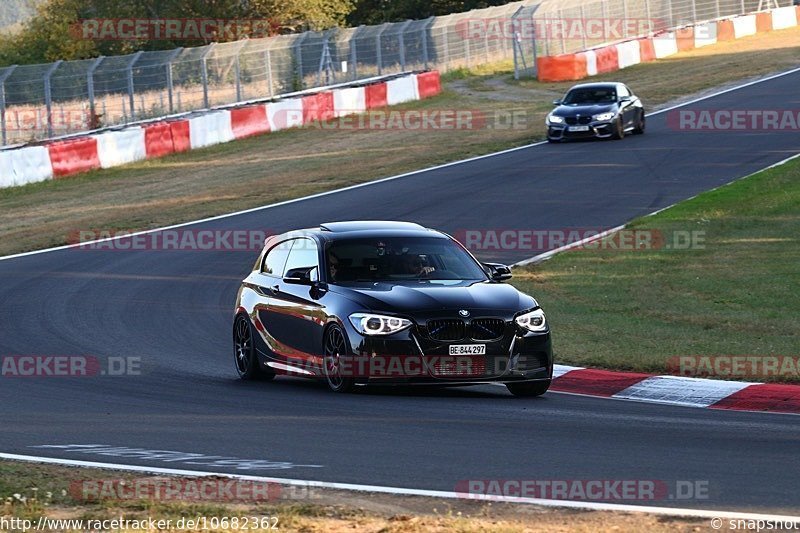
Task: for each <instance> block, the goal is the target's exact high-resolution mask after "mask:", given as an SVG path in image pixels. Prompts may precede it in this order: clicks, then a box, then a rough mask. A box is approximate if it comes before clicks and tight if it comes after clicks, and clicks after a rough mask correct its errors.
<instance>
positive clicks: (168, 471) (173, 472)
mask: <svg viewBox="0 0 800 533" xmlns="http://www.w3.org/2000/svg"><path fill="white" fill-rule="evenodd" d="M0 459H8V460H11V461H24V462H31V463H45V464H54V465H62V466H79V467H85V468H104V469H109V470H121V471H126V472H138V473H142V474H156V475H169V476H185V477H205V476H214V477H224V478H232V479H239V480H242V481H256V482H262V483H277V484H281V485H289V486H302V487H315V488H321V489H334V490H348V491H357V492H374V493H381V494H394V495H397V496H426V497H430V498H447V499H465V500H474V501H489V502H503V503H520V504H528V505H539V506H542V507H562V508H570V509H584V510H591V511H623V512H632V513H650V514H659V515H667V516H687V517H698V518H739V519H743V520H783V521H797V519H798V518H799V517H798V516H788V515H771V514H761V513H737V512H732V511H715V510H708V509H681V508H671V507H653V506H646V505H631V504H618V503H599V502H586V501H573V500H545V499H539V498H522V497H512V496H494V495H484V494H460V493H458V492H454V491H440V490H424V489H408V488H402V487H386V486H382V485H360V484H355V483H329V482H327V481H307V480H302V479H284V478H275V477H262V476H247V475H240V474H229V473H226V472H202V471H197V470H179V469H173V468H158V467H151V466H137V465H125V464H115V463H98V462H95V461H76V460H72V459H59V458H56V457H37V456H31V455H17V454H11V453H0Z"/></svg>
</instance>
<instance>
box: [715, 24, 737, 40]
mask: <svg viewBox="0 0 800 533" xmlns="http://www.w3.org/2000/svg"><path fill="white" fill-rule="evenodd" d="M735 38H736V32H735V31H734V30H733V21H732V20H720V21H719V22H717V41H732V40H734V39H735Z"/></svg>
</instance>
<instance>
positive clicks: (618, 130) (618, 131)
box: [611, 117, 625, 141]
mask: <svg viewBox="0 0 800 533" xmlns="http://www.w3.org/2000/svg"><path fill="white" fill-rule="evenodd" d="M611 138H612V139H614V140H615V141H619V140H622V139H624V138H625V125H624V124H622V117H619V118H617V122H616V124H615V125H614V133H612V134H611Z"/></svg>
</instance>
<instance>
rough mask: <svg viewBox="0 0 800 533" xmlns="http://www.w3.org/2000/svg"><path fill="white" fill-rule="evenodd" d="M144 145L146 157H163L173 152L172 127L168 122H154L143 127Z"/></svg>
mask: <svg viewBox="0 0 800 533" xmlns="http://www.w3.org/2000/svg"><path fill="white" fill-rule="evenodd" d="M144 146H145V150H146V151H147V158H148V159H151V158H154V157H163V156H165V155H169V154H171V153H174V152H175V145H174V144H173V143H172V127H171V126H170V124H169V123H168V122H156V123H155V124H148V125H146V126H145V127H144Z"/></svg>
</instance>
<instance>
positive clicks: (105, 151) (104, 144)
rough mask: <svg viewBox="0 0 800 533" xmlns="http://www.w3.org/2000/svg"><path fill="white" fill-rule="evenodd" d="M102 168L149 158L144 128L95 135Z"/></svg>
mask: <svg viewBox="0 0 800 533" xmlns="http://www.w3.org/2000/svg"><path fill="white" fill-rule="evenodd" d="M92 137H94V138H95V139H97V156H98V159H99V160H100V166H101V167H102V168H112V167H117V166H120V165H127V164H129V163H134V162H136V161H142V160H144V159H146V158H147V147H146V144H145V140H144V138H145V134H144V128H140V127H138V126H137V127H134V128H127V129H124V130H121V131H109V132H105V133H101V134H99V135H93V136H92Z"/></svg>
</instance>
